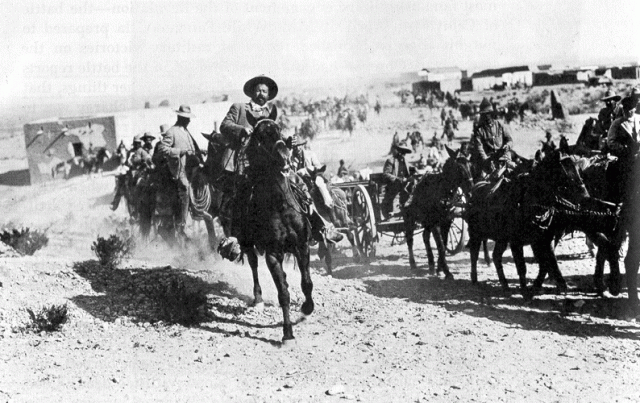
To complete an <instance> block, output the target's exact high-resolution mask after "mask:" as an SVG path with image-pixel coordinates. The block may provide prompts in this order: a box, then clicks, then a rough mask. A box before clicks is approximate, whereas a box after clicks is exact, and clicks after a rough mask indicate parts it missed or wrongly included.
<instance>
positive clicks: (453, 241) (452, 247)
mask: <svg viewBox="0 0 640 403" xmlns="http://www.w3.org/2000/svg"><path fill="white" fill-rule="evenodd" d="M426 175H430V174H426ZM384 185H385V183H384V179H383V177H382V173H375V174H371V176H370V178H369V180H361V181H351V182H343V183H334V184H332V186H334V187H337V188H340V189H342V190H343V191H344V192H345V193H346V195H347V204H348V206H347V207H348V210H349V214H350V216H351V218H352V220H353V224H354V232H355V238H356V244H357V247H358V249H359V250H360V253H361V255H362V256H364V257H368V258H372V257H375V255H376V244H377V243H378V242H379V241H380V238H381V236H388V237H390V238H391V239H392V242H395V241H398V240H402V239H404V236H405V235H404V233H405V222H404V220H403V217H402V215H401V214H400V215H393V216H391V217H384V216H383V213H382V206H381V204H382V199H383V196H384ZM449 203H450V205H451V206H452V207H453V208H452V209H451V211H452V215H453V223H452V225H451V228H450V229H449V232H448V236H447V243H446V249H447V252H448V253H450V254H456V253H458V252H460V251H462V249H463V248H464V242H465V238H466V234H465V230H466V228H465V222H464V220H463V218H462V211H463V209H464V204H465V198H464V194H463V192H462V190H461V189H458V192H457V193H456V195H455V197H454V199H453V200H449ZM422 230H423V229H422V228H421V226H420V224H417V223H416V225H415V228H414V234H419V233H421V232H422Z"/></svg>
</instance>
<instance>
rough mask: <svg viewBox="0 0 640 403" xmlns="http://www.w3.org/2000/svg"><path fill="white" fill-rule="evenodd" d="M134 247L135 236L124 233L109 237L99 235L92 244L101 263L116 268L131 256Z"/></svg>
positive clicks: (92, 248) (106, 266)
mask: <svg viewBox="0 0 640 403" xmlns="http://www.w3.org/2000/svg"><path fill="white" fill-rule="evenodd" d="M133 247H134V240H133V237H131V236H130V235H127V234H126V233H122V234H120V235H118V234H115V235H111V236H110V237H109V238H103V237H98V239H97V240H96V241H95V242H93V245H91V250H92V251H93V253H95V254H96V256H97V257H98V261H99V262H100V265H102V266H103V267H105V268H110V269H113V268H116V267H117V266H118V265H119V264H120V263H121V262H122V260H123V259H125V258H126V257H129V256H131V253H132V252H133Z"/></svg>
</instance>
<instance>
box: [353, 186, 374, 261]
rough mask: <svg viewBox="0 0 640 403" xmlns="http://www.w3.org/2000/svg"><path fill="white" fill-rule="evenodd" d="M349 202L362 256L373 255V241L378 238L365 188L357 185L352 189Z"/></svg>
mask: <svg viewBox="0 0 640 403" xmlns="http://www.w3.org/2000/svg"><path fill="white" fill-rule="evenodd" d="M351 202H352V208H353V221H354V224H355V235H356V242H357V245H358V249H359V250H360V253H361V254H362V256H365V257H374V256H375V255H376V246H375V242H376V241H377V240H378V233H377V231H376V218H375V216H374V215H373V204H372V203H371V198H370V197H369V193H368V192H367V189H366V188H365V187H364V186H362V185H357V186H356V187H355V188H354V189H353V198H352V200H351Z"/></svg>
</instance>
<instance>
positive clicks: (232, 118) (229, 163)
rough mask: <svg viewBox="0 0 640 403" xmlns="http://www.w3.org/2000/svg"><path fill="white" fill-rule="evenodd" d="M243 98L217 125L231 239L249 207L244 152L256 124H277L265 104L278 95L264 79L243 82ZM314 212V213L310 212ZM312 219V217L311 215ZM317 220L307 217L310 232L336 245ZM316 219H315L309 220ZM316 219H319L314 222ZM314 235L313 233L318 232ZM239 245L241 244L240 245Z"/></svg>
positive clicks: (239, 233) (273, 110)
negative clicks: (230, 198)
mask: <svg viewBox="0 0 640 403" xmlns="http://www.w3.org/2000/svg"><path fill="white" fill-rule="evenodd" d="M243 91H244V93H245V95H246V96H248V97H249V98H250V101H249V102H247V103H234V104H233V105H231V108H230V109H229V112H228V113H227V115H226V117H225V118H224V119H223V120H222V123H221V124H220V142H221V143H222V144H223V145H224V151H223V153H222V158H221V164H222V167H221V168H222V169H221V171H222V174H221V176H222V178H221V179H220V181H221V183H226V185H224V189H223V191H225V192H229V193H231V194H234V196H233V198H234V202H233V203H232V205H233V211H232V214H231V215H232V217H231V228H230V231H231V234H230V235H231V236H234V237H242V222H243V221H244V220H245V216H246V207H247V206H248V205H249V200H250V198H251V191H252V188H253V183H251V175H250V166H249V163H248V161H247V159H246V157H245V150H246V147H247V145H248V144H249V139H250V137H251V134H252V133H253V130H254V128H255V126H256V124H257V123H258V122H259V121H260V120H262V119H269V120H273V121H277V119H278V109H277V107H276V106H275V105H274V104H271V103H269V101H271V100H272V99H274V98H275V97H276V95H277V94H278V85H277V84H276V82H275V81H274V80H272V79H271V78H269V77H267V76H263V75H262V76H257V77H254V78H252V79H250V80H249V81H247V82H246V83H245V85H244V87H243ZM311 210H313V212H315V209H311ZM311 214H312V215H313V213H311ZM315 215H316V216H318V217H310V222H311V224H312V226H313V227H314V228H313V229H314V230H318V231H320V232H322V233H323V236H324V238H325V239H327V240H329V241H332V242H339V241H340V240H341V239H342V235H341V234H340V233H338V232H335V231H333V232H330V231H327V230H325V228H327V226H322V228H319V227H320V226H321V225H322V224H319V223H323V224H324V220H322V219H321V218H319V215H318V214H317V213H315ZM313 218H316V219H313ZM318 218H319V219H318ZM318 231H314V232H318ZM223 243H224V244H225V247H224V248H222V249H223V250H230V249H232V248H230V247H228V244H231V243H233V241H223ZM240 244H242V242H240Z"/></svg>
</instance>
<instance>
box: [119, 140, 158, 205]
mask: <svg viewBox="0 0 640 403" xmlns="http://www.w3.org/2000/svg"><path fill="white" fill-rule="evenodd" d="M118 150H121V151H120V152H121V153H124V152H125V151H124V150H126V148H124V144H123V143H121V147H118ZM147 162H149V163H151V158H150V157H149V154H147V153H146V152H145V150H144V149H143V148H142V138H141V136H140V135H137V136H135V137H134V138H133V145H132V148H131V151H129V153H128V155H127V157H126V159H125V160H124V161H123V160H121V168H120V169H119V172H118V174H117V176H116V194H115V196H114V197H113V201H112V202H111V210H113V211H115V210H117V209H118V206H119V205H120V200H121V199H122V196H123V195H124V194H125V193H126V189H125V187H126V186H127V184H128V185H129V186H132V185H133V183H134V178H135V174H136V172H137V171H138V170H139V169H140V168H141V166H143V165H144V164H145V163H147Z"/></svg>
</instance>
